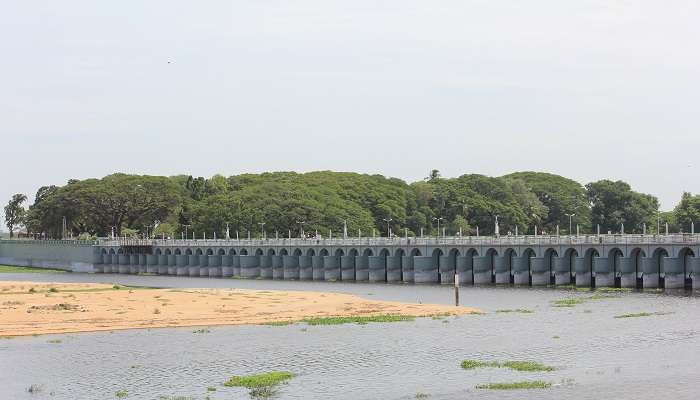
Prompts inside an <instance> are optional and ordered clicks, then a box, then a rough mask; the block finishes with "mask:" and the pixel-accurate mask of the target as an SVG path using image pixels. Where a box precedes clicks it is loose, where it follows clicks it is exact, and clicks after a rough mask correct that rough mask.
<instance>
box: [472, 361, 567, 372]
mask: <svg viewBox="0 0 700 400" xmlns="http://www.w3.org/2000/svg"><path fill="white" fill-rule="evenodd" d="M460 365H461V367H462V368H463V369H476V368H509V369H512V370H514V371H520V372H551V371H554V369H555V368H554V367H550V366H547V365H544V364H540V363H538V362H534V361H506V362H499V361H480V360H464V361H462V364H460Z"/></svg>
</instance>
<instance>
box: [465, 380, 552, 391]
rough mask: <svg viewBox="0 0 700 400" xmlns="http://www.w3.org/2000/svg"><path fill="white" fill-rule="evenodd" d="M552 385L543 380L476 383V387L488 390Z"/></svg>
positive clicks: (544, 387)
mask: <svg viewBox="0 0 700 400" xmlns="http://www.w3.org/2000/svg"><path fill="white" fill-rule="evenodd" d="M551 386H552V384H551V383H548V382H544V381H522V382H502V383H487V384H481V385H476V386H475V388H476V389H490V390H522V389H547V388H550V387H551Z"/></svg>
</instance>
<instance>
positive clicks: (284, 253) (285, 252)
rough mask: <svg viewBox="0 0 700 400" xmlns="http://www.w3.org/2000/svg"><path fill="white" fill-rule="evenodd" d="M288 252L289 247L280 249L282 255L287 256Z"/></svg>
mask: <svg viewBox="0 0 700 400" xmlns="http://www.w3.org/2000/svg"><path fill="white" fill-rule="evenodd" d="M288 254H289V253H288V252H287V249H282V250H280V255H281V256H286V255H288Z"/></svg>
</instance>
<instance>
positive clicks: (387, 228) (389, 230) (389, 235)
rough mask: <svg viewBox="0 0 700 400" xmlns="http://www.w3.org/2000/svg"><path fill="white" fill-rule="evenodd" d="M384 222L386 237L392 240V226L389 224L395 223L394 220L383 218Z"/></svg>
mask: <svg viewBox="0 0 700 400" xmlns="http://www.w3.org/2000/svg"><path fill="white" fill-rule="evenodd" d="M383 219H384V222H386V237H388V238H390V237H391V226H390V225H389V222H391V221H393V218H388V219H387V218H383Z"/></svg>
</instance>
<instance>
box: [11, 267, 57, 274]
mask: <svg viewBox="0 0 700 400" xmlns="http://www.w3.org/2000/svg"><path fill="white" fill-rule="evenodd" d="M44 272H67V271H64V270H62V269H51V268H34V267H15V266H11V265H0V273H9V274H13V273H44Z"/></svg>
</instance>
